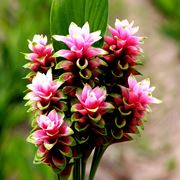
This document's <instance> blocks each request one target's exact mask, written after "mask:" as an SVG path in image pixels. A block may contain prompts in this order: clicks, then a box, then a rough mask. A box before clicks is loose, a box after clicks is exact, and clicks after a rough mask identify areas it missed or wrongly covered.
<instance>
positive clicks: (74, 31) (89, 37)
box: [53, 22, 105, 60]
mask: <svg viewBox="0 0 180 180" xmlns="http://www.w3.org/2000/svg"><path fill="white" fill-rule="evenodd" d="M100 33H101V32H100V31H96V32H93V33H90V28H89V24H88V22H86V23H85V24H84V26H83V27H82V28H80V27H78V26H77V25H76V24H75V23H71V24H70V26H69V35H68V36H61V35H54V36H53V38H54V39H55V40H57V41H61V42H64V43H65V44H66V45H67V46H68V47H69V48H70V50H60V51H58V52H56V55H57V56H60V57H64V58H66V59H68V60H74V59H75V60H76V59H80V58H86V59H91V58H92V57H94V56H97V55H102V54H105V51H104V50H102V49H100V48H94V47H92V46H91V45H92V44H94V43H95V42H97V41H99V40H100V39H101V36H100Z"/></svg>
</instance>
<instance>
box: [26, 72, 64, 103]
mask: <svg viewBox="0 0 180 180" xmlns="http://www.w3.org/2000/svg"><path fill="white" fill-rule="evenodd" d="M60 85H61V84H60V83H59V82H55V81H53V78H52V72H51V70H49V71H48V72H47V73H46V74H43V73H40V72H38V73H37V74H36V76H35V77H34V78H33V80H32V83H31V84H29V85H28V86H27V87H28V89H30V90H31V92H29V93H28V94H27V95H26V96H25V99H29V100H30V101H34V102H49V101H50V100H51V98H53V97H54V96H55V94H56V92H57V90H58V88H59V87H60Z"/></svg>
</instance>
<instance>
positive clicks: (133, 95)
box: [128, 76, 161, 106]
mask: <svg viewBox="0 0 180 180" xmlns="http://www.w3.org/2000/svg"><path fill="white" fill-rule="evenodd" d="M128 84H129V98H128V103H129V104H133V103H135V102H136V101H138V102H139V103H141V105H142V106H146V105H148V104H152V103H160V102H161V101H160V100H158V99H156V98H154V97H153V96H152V92H153V91H154V89H155V87H150V80H149V79H145V80H143V81H141V82H139V83H138V82H137V80H136V79H135V77H133V76H130V77H129V78H128Z"/></svg>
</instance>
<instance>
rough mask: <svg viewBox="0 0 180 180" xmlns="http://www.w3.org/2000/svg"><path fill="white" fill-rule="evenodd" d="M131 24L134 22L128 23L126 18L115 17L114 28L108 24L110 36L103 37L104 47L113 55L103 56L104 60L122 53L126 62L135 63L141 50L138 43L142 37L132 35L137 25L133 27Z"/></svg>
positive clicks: (136, 29)
mask: <svg viewBox="0 0 180 180" xmlns="http://www.w3.org/2000/svg"><path fill="white" fill-rule="evenodd" d="M133 24H134V22H131V23H129V22H128V21H127V20H122V21H120V20H119V19H116V22H115V28H112V27H111V26H109V31H110V32H111V34H112V36H106V37H105V45H104V49H105V50H106V51H112V52H113V53H114V55H113V56H112V55H111V56H109V55H107V56H105V59H106V60H112V58H116V56H119V57H120V56H121V55H123V56H124V58H125V60H126V61H127V63H128V64H131V65H135V63H136V62H135V61H136V57H137V56H138V55H139V54H140V52H142V50H141V48H140V47H139V45H140V44H141V43H142V41H143V38H142V37H138V36H135V35H134V34H135V33H136V32H137V31H138V29H139V27H133Z"/></svg>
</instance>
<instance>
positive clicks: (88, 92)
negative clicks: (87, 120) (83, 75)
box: [72, 84, 113, 115]
mask: <svg viewBox="0 0 180 180" xmlns="http://www.w3.org/2000/svg"><path fill="white" fill-rule="evenodd" d="M106 96H107V93H106V89H105V88H104V87H101V88H100V87H95V88H94V89H92V88H91V86H90V85H88V84H86V85H85V86H84V88H83V90H82V91H80V92H77V93H76V97H77V98H78V100H79V102H80V103H77V104H75V105H73V107H72V111H75V112H76V111H78V112H80V113H81V114H83V115H86V114H90V115H92V114H95V113H100V114H101V115H102V114H104V113H105V112H107V111H108V110H111V109H113V106H112V105H111V104H110V103H107V102H105V99H106Z"/></svg>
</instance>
